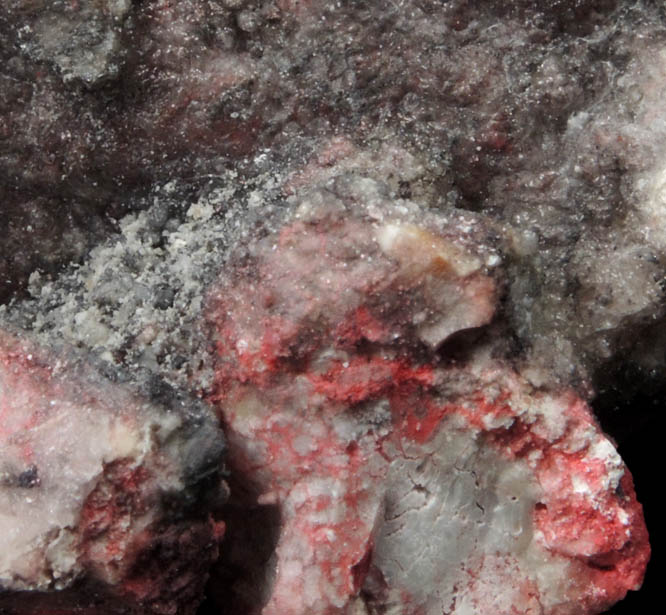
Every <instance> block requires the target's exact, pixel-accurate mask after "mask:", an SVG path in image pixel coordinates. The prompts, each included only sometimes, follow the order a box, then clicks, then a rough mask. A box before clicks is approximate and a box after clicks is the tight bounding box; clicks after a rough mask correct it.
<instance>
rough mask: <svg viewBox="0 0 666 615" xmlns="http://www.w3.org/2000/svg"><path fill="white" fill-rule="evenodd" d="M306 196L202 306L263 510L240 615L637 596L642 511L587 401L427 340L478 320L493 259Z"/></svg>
mask: <svg viewBox="0 0 666 615" xmlns="http://www.w3.org/2000/svg"><path fill="white" fill-rule="evenodd" d="M319 196H320V198H319V199H316V200H314V201H306V202H304V203H303V204H302V205H301V207H300V208H299V209H298V210H297V213H296V214H295V219H296V221H295V222H293V223H291V224H288V225H286V226H285V227H284V228H283V229H282V230H281V231H280V233H279V234H276V235H269V236H268V237H267V238H265V239H263V240H261V241H259V242H257V243H256V244H255V245H254V246H253V248H252V250H251V254H250V256H249V258H248V259H247V260H246V261H245V262H243V263H242V265H241V266H240V267H239V268H237V269H231V270H230V271H227V272H225V273H224V274H223V277H222V279H221V281H220V282H219V284H218V285H217V290H216V291H215V295H214V297H213V299H212V300H211V301H212V313H211V314H210V319H211V324H212V326H213V328H214V331H215V334H216V341H217V353H218V357H219V361H218V368H217V370H216V387H217V388H216V392H215V393H214V394H213V398H214V399H216V400H217V403H218V406H219V408H220V412H221V417H222V420H223V421H224V424H225V425H226V427H227V433H228V437H229V440H230V451H231V457H232V458H233V459H234V464H235V465H236V468H237V470H239V471H240V472H241V473H243V474H244V475H245V476H248V477H251V479H252V480H253V481H254V482H255V484H256V486H257V488H258V492H259V495H258V502H259V503H264V504H268V503H270V504H273V505H277V506H278V508H279V511H280V518H281V523H280V529H279V539H278V542H277V546H276V551H275V553H276V563H275V577H274V579H272V580H271V586H270V590H269V591H268V595H266V592H265V591H264V592H260V593H258V594H257V596H258V598H259V600H258V601H257V603H256V604H255V605H254V608H249V609H248V607H247V605H246V606H245V612H257V613H258V612H261V613H263V614H264V615H277V614H286V615H300V614H303V615H305V614H312V615H317V614H325V613H396V614H397V613H403V614H407V613H423V614H435V613H442V612H446V613H451V614H462V613H478V612H485V613H490V612H492V613H509V612H516V613H530V612H539V613H543V614H544V615H546V614H555V613H557V614H565V613H571V614H577V613H596V612H600V611H602V610H604V609H605V608H607V607H608V606H610V605H611V604H613V603H614V602H615V601H616V600H618V599H619V598H621V597H623V596H624V594H625V593H626V591H627V590H628V589H637V588H638V587H639V586H640V583H641V579H642V576H643V572H644V569H645V565H646V563H647V559H648V557H649V546H648V543H647V533H646V530H645V526H644V522H643V518H642V511H641V508H640V505H639V504H637V502H636V499H635V495H634V492H633V485H632V480H631V476H630V474H629V473H628V471H627V470H626V468H625V467H624V465H623V464H622V462H621V460H620V458H619V456H618V455H617V453H616V452H615V450H614V448H613V445H612V444H611V443H610V442H609V440H608V439H607V438H606V437H605V436H603V435H602V434H601V433H600V431H599V428H598V427H597V425H596V422H595V421H594V419H593V417H592V414H591V412H590V410H589V409H588V408H587V407H586V406H585V404H584V403H583V402H582V401H581V400H580V399H578V398H576V396H575V395H573V394H572V393H564V394H560V395H556V396H554V395H550V394H547V393H544V392H540V391H538V390H535V389H534V388H532V387H531V386H530V385H528V384H527V383H526V382H525V381H524V380H522V379H521V378H520V377H519V376H517V375H516V374H515V373H513V372H512V371H511V370H510V369H508V368H507V367H506V365H504V364H503V363H502V362H498V361H495V360H493V359H491V358H489V357H488V356H487V355H486V353H483V352H481V353H479V350H478V348H477V353H476V354H475V356H474V357H473V358H470V357H467V358H463V357H460V356H459V357H457V358H453V357H452V356H450V355H449V354H448V353H447V352H445V351H443V352H442V351H441V352H439V353H438V352H437V349H438V348H439V347H440V346H441V344H442V343H443V342H446V340H448V339H449V338H450V337H451V336H452V335H453V334H455V333H458V332H461V331H463V330H465V329H469V328H474V327H478V326H480V325H483V324H486V323H487V322H489V320H490V319H491V317H492V315H493V310H494V304H495V284H494V282H493V281H492V279H491V278H490V277H488V275H487V263H488V262H490V263H493V262H495V263H496V262H497V261H496V259H494V258H493V255H492V254H489V255H483V256H482V255H479V254H475V253H473V252H471V253H470V252H468V251H466V250H465V247H464V244H463V243H462V242H461V239H464V238H465V236H466V235H469V234H470V230H471V229H470V227H469V226H467V227H465V226H462V225H452V224H450V223H449V224H447V225H445V226H441V225H442V223H443V222H444V221H443V220H441V219H439V220H438V219H437V217H433V218H432V219H431V220H427V219H426V220H423V219H422V220H420V222H421V225H420V226H417V225H415V224H414V220H413V216H410V213H411V212H410V211H409V206H408V205H409V204H408V203H406V202H403V203H399V204H397V205H396V206H394V207H391V206H390V205H388V204H387V203H385V202H384V203H381V201H377V202H374V203H373V202H372V201H371V202H369V203H368V202H366V204H365V208H359V207H358V206H357V207H355V208H354V209H350V208H348V207H345V206H344V204H343V203H342V202H341V201H340V200H338V199H336V198H335V197H334V196H333V195H331V194H328V195H319ZM359 209H360V210H361V211H362V212H363V213H364V214H365V215H362V214H361V211H359ZM437 222H439V224H440V226H439V228H438V225H437Z"/></svg>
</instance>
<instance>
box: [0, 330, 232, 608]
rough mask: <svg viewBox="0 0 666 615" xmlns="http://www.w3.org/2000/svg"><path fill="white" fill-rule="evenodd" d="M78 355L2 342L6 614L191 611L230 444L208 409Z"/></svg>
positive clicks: (0, 505) (211, 550) (1, 562)
mask: <svg viewBox="0 0 666 615" xmlns="http://www.w3.org/2000/svg"><path fill="white" fill-rule="evenodd" d="M75 357H76V354H75V353H73V351H72V350H71V349H69V350H68V349H63V350H62V352H61V353H59V354H54V353H52V352H46V351H44V350H43V349H41V348H39V347H37V346H36V345H35V344H34V343H30V342H29V341H27V340H25V339H23V338H16V337H14V336H12V335H9V334H7V333H6V332H2V333H0V420H1V424H0V590H2V591H0V611H2V612H3V613H11V614H14V613H15V614H17V615H18V614H19V613H20V614H21V615H26V614H29V613H35V614H36V613H40V614H44V613H50V612H53V613H55V612H57V613H61V614H64V613H79V612H85V613H87V612H90V613H92V612H95V613H98V612H104V613H142V614H144V613H160V614H162V613H164V614H166V613H183V614H184V613H194V612H195V610H196V607H197V605H198V603H199V602H200V601H201V598H202V589H203V586H204V584H205V581H206V576H207V570H208V567H209V565H210V563H211V562H212V561H214V560H215V558H216V557H217V551H218V542H219V539H220V538H221V536H222V533H223V525H222V524H221V523H219V522H217V521H216V520H215V519H214V518H213V516H212V515H211V511H212V510H213V509H214V508H215V506H219V505H220V504H221V503H222V496H223V495H224V490H223V484H222V483H221V478H220V472H221V469H222V465H221V454H222V451H223V440H222V435H221V433H220V431H219V429H218V427H217V426H216V424H215V422H214V420H213V418H212V417H211V415H210V413H209V411H208V410H207V409H206V408H205V407H203V406H202V404H201V402H198V401H196V400H192V399H188V398H186V397H185V396H183V395H182V394H179V393H177V392H175V391H173V390H171V389H170V388H169V387H168V386H167V385H166V384H164V383H163V382H161V381H159V380H157V379H154V378H148V379H147V380H145V382H144V385H143V386H142V387H138V386H137V384H136V382H135V383H133V384H128V383H126V382H124V381H123V375H122V374H119V373H116V372H112V373H110V374H107V375H104V374H103V373H100V372H99V371H98V370H97V369H95V368H93V367H91V366H89V365H87V364H86V361H85V358H83V357H79V358H78V359H76V358H75ZM216 500H217V501H216ZM54 590H57V591H56V592H55V593H54ZM54 605H57V608H56V607H54ZM96 605H97V606H96ZM98 609H99V610H98Z"/></svg>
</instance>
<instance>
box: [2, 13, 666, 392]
mask: <svg viewBox="0 0 666 615" xmlns="http://www.w3.org/2000/svg"><path fill="white" fill-rule="evenodd" d="M46 4H48V8H47V9H45V8H44V7H45V6H46ZM46 4H45V3H43V2H35V1H27V0H26V1H21V2H14V3H10V4H9V5H7V6H6V7H3V9H2V10H1V11H0V36H2V38H3V42H4V43H5V44H3V46H2V52H1V53H2V54H3V57H2V60H3V62H2V63H0V64H1V68H0V72H1V75H0V78H1V79H2V83H3V88H2V90H3V94H2V97H0V108H1V109H2V112H1V113H0V118H1V119H0V122H1V124H2V128H1V130H0V137H1V138H2V139H3V141H2V143H3V146H2V148H1V150H0V169H2V174H3V177H4V179H3V181H2V184H3V191H4V192H5V193H6V194H3V195H2V196H3V198H4V199H5V200H6V201H7V202H8V203H9V205H8V212H9V213H8V220H9V223H10V224H11V225H12V228H13V229H14V230H13V231H12V235H11V238H10V237H2V238H0V241H2V242H3V244H2V245H3V260H4V261H5V263H4V264H3V271H2V283H3V285H4V286H5V290H4V291H3V292H2V295H3V296H4V297H8V296H9V295H10V293H12V292H14V291H15V290H16V288H17V287H20V286H25V283H26V281H27V278H28V276H29V275H30V273H31V272H32V271H33V270H34V269H35V268H40V269H42V270H44V271H45V272H52V271H53V270H54V268H56V266H57V264H58V263H61V262H63V261H65V260H68V259H72V258H74V259H80V258H81V257H82V256H83V255H84V254H85V253H86V251H87V250H88V249H89V248H90V244H91V243H92V242H95V241H97V240H98V238H99V237H100V236H101V235H102V234H103V233H105V232H110V231H111V230H112V228H113V225H111V224H110V223H109V222H108V220H106V218H105V216H106V215H107V214H112V215H113V216H116V217H117V216H119V215H121V214H122V213H123V212H126V211H127V210H128V209H141V208H144V207H145V206H146V204H147V201H146V200H145V198H144V197H145V195H146V193H147V191H149V189H150V187H151V185H154V184H155V183H162V182H164V181H166V180H167V179H172V178H174V177H175V178H180V179H182V180H184V182H185V183H186V184H188V187H189V188H190V192H191V191H192V190H194V191H196V190H198V189H199V188H200V187H201V182H202V181H203V180H204V179H205V178H207V177H209V176H210V175H225V172H226V170H228V169H230V168H232V169H235V170H236V172H238V173H239V179H242V180H244V181H246V182H247V181H248V180H249V182H250V183H256V180H257V178H258V175H259V174H260V173H261V172H263V171H265V170H266V169H267V168H269V167H268V166H267V165H269V164H270V165H271V167H272V168H277V169H279V170H281V171H283V172H284V171H287V170H288V169H289V167H290V166H293V165H294V164H295V165H296V166H299V165H300V164H302V163H303V162H304V160H305V159H306V158H307V157H309V156H310V155H311V153H312V152H313V151H317V150H319V149H321V148H322V147H324V143H325V141H326V140H328V139H330V138H331V137H333V136H334V135H336V134H343V135H346V136H347V137H348V138H349V139H351V140H352V141H355V142H356V144H357V145H362V146H363V147H364V148H366V147H369V148H370V149H371V150H375V149H377V148H378V146H379V144H380V143H386V142H388V143H391V144H401V145H402V146H404V147H405V148H407V149H408V150H409V151H410V153H411V154H412V155H415V156H417V158H418V159H419V161H420V163H421V164H422V172H421V173H420V174H419V175H418V176H415V177H413V178H412V179H411V180H408V181H407V180H406V182H405V183H404V184H403V185H402V190H403V191H404V192H405V193H410V194H411V195H412V197H413V198H415V199H416V200H417V201H419V202H420V203H422V204H423V205H424V206H428V207H436V208H439V209H441V208H444V209H446V208H452V207H455V208H459V209H468V210H474V211H479V212H482V213H483V214H484V215H486V216H488V217H489V218H491V219H492V220H494V221H496V222H497V224H498V231H497V232H498V233H499V234H500V235H501V236H503V237H504V238H505V239H506V240H507V246H506V252H507V254H508V255H510V256H511V258H510V261H509V263H508V265H509V267H510V273H511V285H510V302H509V314H510V317H511V319H512V324H513V328H514V330H515V333H516V334H517V336H518V338H519V341H520V344H521V345H522V346H523V347H524V351H525V353H526V354H527V355H528V358H529V361H530V363H531V365H532V368H533V373H532V375H531V378H532V380H534V381H535V382H537V381H544V382H545V381H548V380H552V379H553V378H558V379H559V380H560V381H561V382H562V383H564V384H567V383H569V382H571V381H574V380H577V381H578V383H580V384H589V382H590V380H591V376H592V373H591V371H593V370H594V369H595V368H596V367H597V366H598V365H599V364H600V363H601V362H604V361H607V360H609V359H611V358H612V356H613V355H614V354H615V353H617V352H618V351H623V352H624V351H626V350H627V348H628V347H629V346H630V342H629V340H633V339H635V338H636V337H637V336H641V332H642V331H644V330H645V331H646V333H645V339H648V340H649V339H651V337H652V334H651V333H649V332H647V329H649V327H650V326H653V324H654V321H655V320H657V319H662V316H663V315H662V305H663V301H662V298H663V297H662V285H663V284H662V280H663V246H662V244H663V242H662V240H661V239H660V237H661V236H662V235H663V234H664V233H663V232H662V230H660V229H661V226H662V224H661V222H659V221H658V219H659V218H660V216H659V215H658V212H659V211H660V208H661V200H663V199H661V196H659V195H660V194H661V192H660V190H661V188H660V187H659V186H661V183H663V182H661V180H660V179H659V178H660V177H661V170H662V169H661V167H662V166H663V165H661V163H660V162H659V160H660V159H661V158H662V157H663V156H662V148H663V145H662V144H663V138H662V137H661V135H662V133H663V123H664V122H663V113H662V111H661V104H660V88H661V84H662V83H663V80H662V79H663V74H662V73H663V69H662V67H661V64H662V62H661V60H660V57H661V55H660V53H661V50H662V49H663V41H664V32H665V30H664V23H663V14H662V9H661V7H660V6H659V5H658V3H653V2H650V1H648V0H643V1H641V2H638V3H633V4H631V5H627V4H626V3H618V2H615V1H613V0H575V1H574V0H561V1H558V2H539V1H536V0H521V1H519V2H512V3H510V4H507V3H505V2H495V1H493V0H485V1H484V2H481V3H477V2H467V1H466V0H455V1H448V2H439V1H438V2H434V1H420V0H419V1H417V0H410V1H405V2H401V3H395V2H389V1H386V2H384V1H382V2H373V3H372V4H370V5H366V4H365V3H360V2H345V3H340V4H336V3H330V2H322V1H318V0H316V1H314V2H287V1H279V2H240V1H239V2H223V1H221V0H220V1H214V0H205V1H203V0H202V1H193V0H185V1H179V2H170V1H167V0H160V1H157V0H155V1H151V2H142V3H134V4H131V3H128V2H102V1H100V2H94V3H73V4H72V3H65V2H62V3H61V2H55V3H46ZM70 32H71V33H72V34H71V36H69V35H68V33H70ZM65 39H66V42H65ZM98 82H99V83H98ZM322 137H323V139H324V142H322V140H321V139H322ZM237 189H238V190H239V191H243V190H244V188H243V184H242V182H239V185H238V188H237ZM81 212H85V214H84V215H81ZM655 212H657V214H656V215H655ZM32 219H34V220H37V221H45V223H43V224H41V225H40V224H39V223H37V224H33V223H32V222H31V220H32ZM655 220H657V221H655ZM54 223H55V224H58V225H61V226H62V227H64V228H62V230H61V232H64V230H65V229H66V230H67V232H68V233H69V236H70V239H71V238H74V241H70V242H68V243H66V244H63V245H58V246H53V245H52V243H53V242H52V241H51V240H50V238H51V237H52V234H51V232H50V231H49V229H50V224H54ZM5 242H6V243H5ZM65 245H66V246H67V248H65V247H64V246H65ZM5 246H6V247H5ZM627 329H630V330H631V331H632V334H628V333H627ZM653 362H654V361H653V360H652V358H651V357H645V358H644V357H643V356H642V353H640V354H638V355H637V356H636V358H635V363H636V364H637V365H638V366H639V367H640V368H643V369H644V370H646V371H647V370H649V369H650V368H651V366H652V363H653ZM662 366H663V359H662V360H660V361H659V367H658V369H661V368H662Z"/></svg>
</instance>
